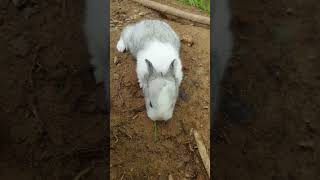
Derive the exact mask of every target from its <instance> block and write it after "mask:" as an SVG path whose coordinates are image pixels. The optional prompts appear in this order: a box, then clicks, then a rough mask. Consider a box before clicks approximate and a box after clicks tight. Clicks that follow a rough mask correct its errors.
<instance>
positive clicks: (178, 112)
mask: <svg viewBox="0 0 320 180" xmlns="http://www.w3.org/2000/svg"><path fill="white" fill-rule="evenodd" d="M162 3H164V2H162ZM166 3H167V4H169V5H172V4H170V3H169V1H168V2H166ZM172 6H176V7H179V8H180V9H187V10H188V11H193V12H194V11H196V10H194V9H193V8H188V6H184V5H181V4H178V3H176V4H174V5H172ZM186 7H187V8H186ZM146 18H147V19H162V20H164V21H166V22H168V23H169V24H170V25H171V26H172V27H173V29H174V30H175V31H176V32H177V33H178V34H179V36H181V37H182V36H189V37H190V38H191V39H192V42H193V43H194V44H193V45H192V46H191V47H190V46H188V44H187V43H182V51H181V57H182V64H183V70H184V80H183V81H182V86H181V97H180V98H179V100H178V102H177V105H176V108H175V112H174V117H173V118H172V119H171V120H170V121H168V122H164V123H157V141H154V139H153V138H154V137H153V128H152V127H153V121H151V120H150V119H148V117H147V115H146V111H145V107H144V98H143V95H142V90H141V89H140V88H139V85H138V81H137V77H136V70H135V68H136V64H135V60H134V59H133V57H132V56H131V55H130V53H118V52H117V50H116V43H117V41H118V39H119V35H120V32H121V30H122V29H123V27H124V26H125V25H127V24H128V23H134V22H137V21H139V20H140V19H146ZM191 24H192V23H191V22H183V21H181V20H178V19H171V18H166V17H164V16H163V15H161V14H159V13H158V12H155V11H152V10H149V9H147V8H145V7H143V6H141V5H139V4H136V3H133V2H131V1H116V0H113V1H111V31H110V38H111V39H110V40H111V42H110V82H111V84H110V85H111V88H110V90H111V126H110V129H111V150H110V156H111V160H110V167H111V168H110V170H111V174H110V176H111V179H121V178H122V177H123V178H124V179H168V176H169V175H172V177H173V178H174V179H183V178H186V179H207V175H206V171H205V169H204V167H203V165H202V162H201V159H200V156H199V155H198V152H197V149H196V148H195V147H196V143H195V141H194V139H193V134H191V135H190V131H191V129H196V130H197V131H198V132H199V133H200V134H201V136H202V138H203V140H204V143H205V145H206V147H207V148H208V151H209V150H210V148H209V147H210V134H209V132H210V121H209V118H210V117H209V110H210V109H209V108H210V107H209V102H210V94H209V85H210V84H209V83H210V68H209V66H210V61H209V60H210V41H209V40H210V29H209V26H208V27H206V28H205V27H197V26H194V25H191Z"/></svg>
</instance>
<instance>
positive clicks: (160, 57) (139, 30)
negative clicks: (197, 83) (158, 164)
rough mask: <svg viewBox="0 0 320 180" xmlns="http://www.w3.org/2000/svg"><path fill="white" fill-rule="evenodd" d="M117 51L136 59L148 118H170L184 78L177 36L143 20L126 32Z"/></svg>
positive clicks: (161, 25) (164, 25)
mask: <svg viewBox="0 0 320 180" xmlns="http://www.w3.org/2000/svg"><path fill="white" fill-rule="evenodd" d="M117 49H118V51H119V52H124V51H125V50H129V51H130V52H131V54H132V55H133V56H134V58H135V59H136V60H137V67H136V72H137V76H138V81H139V85H140V88H142V89H143V93H144V98H145V105H146V109H147V114H148V117H149V118H150V119H151V120H153V121H157V120H165V121H167V120H169V119H171V117H172V114H173V110H174V107H175V104H176V100H177V97H178V92H179V87H180V84H181V81H182V76H183V73H182V65H181V60H180V55H179V54H180V39H179V37H178V35H177V34H176V33H175V32H174V31H173V29H172V28H171V27H170V26H169V25H168V24H167V23H165V22H163V21H160V20H143V21H140V22H138V23H135V24H131V25H128V26H126V27H125V28H124V29H123V31H122V33H121V36H120V39H119V41H118V43H117Z"/></svg>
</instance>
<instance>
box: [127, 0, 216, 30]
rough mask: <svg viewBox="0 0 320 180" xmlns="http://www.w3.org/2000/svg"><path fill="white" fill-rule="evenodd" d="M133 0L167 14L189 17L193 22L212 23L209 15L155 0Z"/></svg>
mask: <svg viewBox="0 0 320 180" xmlns="http://www.w3.org/2000/svg"><path fill="white" fill-rule="evenodd" d="M132 1H134V2H137V3H140V4H142V5H143V6H145V7H148V8H151V9H153V10H156V11H160V12H162V13H167V14H170V15H174V16H177V17H180V18H184V19H188V20H190V21H193V22H198V23H201V24H206V25H210V18H209V17H205V16H200V15H196V14H192V13H189V12H185V11H182V10H180V9H177V8H173V7H170V6H167V5H163V4H160V3H157V2H154V1H150V0H132Z"/></svg>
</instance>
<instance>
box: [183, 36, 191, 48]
mask: <svg viewBox="0 0 320 180" xmlns="http://www.w3.org/2000/svg"><path fill="white" fill-rule="evenodd" d="M181 41H182V42H183V43H186V44H187V45H188V46H189V47H191V46H192V45H193V39H192V37H191V36H190V35H187V34H184V35H182V39H181Z"/></svg>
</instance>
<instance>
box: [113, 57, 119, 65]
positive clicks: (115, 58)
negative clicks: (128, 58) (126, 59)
mask: <svg viewBox="0 0 320 180" xmlns="http://www.w3.org/2000/svg"><path fill="white" fill-rule="evenodd" d="M113 63H114V64H115V65H117V64H119V63H120V61H119V59H118V57H117V56H115V57H114V58H113Z"/></svg>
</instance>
